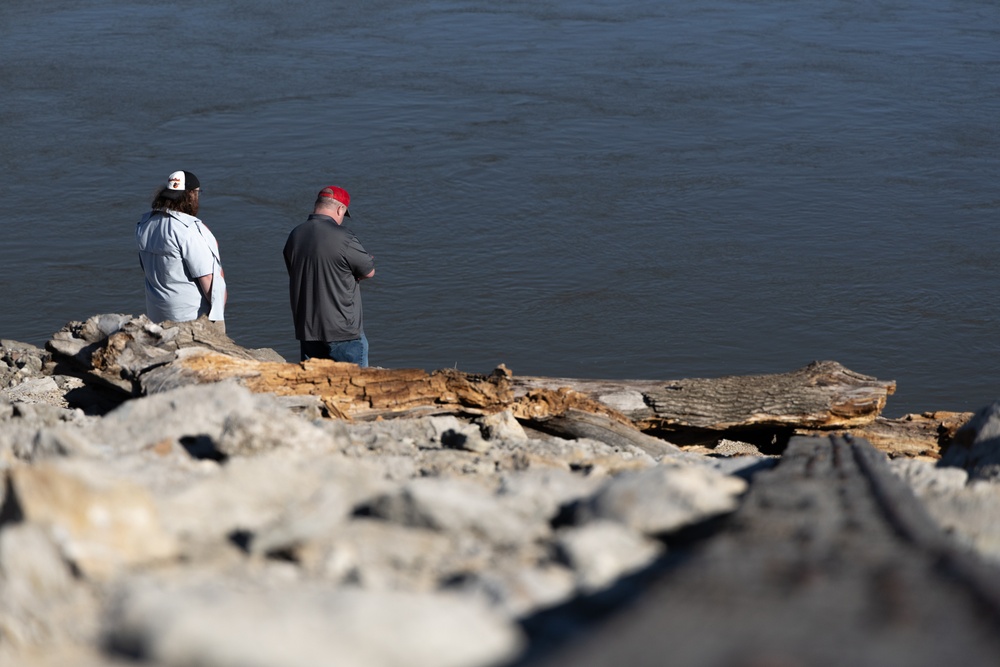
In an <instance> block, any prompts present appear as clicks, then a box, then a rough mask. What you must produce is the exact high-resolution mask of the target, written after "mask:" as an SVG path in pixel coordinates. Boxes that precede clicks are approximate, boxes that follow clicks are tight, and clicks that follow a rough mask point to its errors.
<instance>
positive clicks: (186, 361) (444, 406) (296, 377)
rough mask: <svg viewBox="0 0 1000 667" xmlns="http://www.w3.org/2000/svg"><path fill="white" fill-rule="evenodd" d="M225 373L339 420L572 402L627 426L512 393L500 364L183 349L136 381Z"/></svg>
mask: <svg viewBox="0 0 1000 667" xmlns="http://www.w3.org/2000/svg"><path fill="white" fill-rule="evenodd" d="M229 379H232V380H238V381H239V382H240V383H241V384H243V385H244V386H245V387H247V388H248V389H250V390H251V391H253V392H257V393H273V394H276V395H278V396H296V395H299V396H301V395H311V396H318V397H319V399H320V400H321V401H322V403H323V405H324V407H325V408H326V411H327V413H328V416H330V417H334V418H339V419H375V418H379V417H399V416H404V415H412V414H414V413H421V414H428V413H435V412H436V413H445V412H462V413H467V414H487V413H495V412H500V411H502V410H511V411H512V413H513V414H514V416H515V417H517V418H518V419H525V420H538V419H545V418H548V417H551V416H553V415H560V414H564V413H565V412H566V411H567V410H569V409H571V408H572V409H577V410H580V411H584V412H589V413H594V414H599V415H604V416H605V418H607V419H609V420H613V421H617V422H618V423H619V424H621V425H623V427H627V428H633V429H634V427H632V426H631V422H629V421H628V420H627V419H626V418H625V417H623V416H622V415H620V414H618V413H616V412H615V411H614V410H611V409H609V408H608V407H606V406H604V405H602V404H600V403H598V402H597V401H594V400H593V399H590V398H588V397H586V396H584V395H582V394H578V393H576V392H573V391H568V390H547V389H539V390H535V391H532V392H529V393H527V394H524V395H522V396H520V397H515V396H514V393H513V390H512V388H511V375H510V371H508V370H507V369H506V368H504V367H503V366H500V367H499V368H497V369H496V370H495V371H494V372H493V373H492V374H490V375H475V374H470V373H463V372H461V371H457V370H453V369H444V370H439V371H434V372H433V373H427V372H426V371H423V370H420V369H386V368H360V367H358V366H357V365H355V364H347V363H340V362H336V361H330V360H327V359H310V360H309V361H306V362H303V363H300V364H289V363H276V362H262V361H256V360H252V359H236V358H234V357H230V356H228V355H224V354H218V353H215V352H211V351H208V350H202V349H199V348H188V349H185V350H181V351H179V352H178V353H177V359H176V360H175V361H174V362H173V363H171V364H168V365H164V366H160V367H158V368H155V369H152V370H150V371H149V372H148V373H146V374H145V375H144V376H143V378H142V386H143V389H144V390H145V391H146V392H147V393H158V392H162V391H166V390H169V389H173V388H176V387H180V386H185V385H190V384H200V383H206V382H219V381H222V380H229ZM639 435H641V434H639Z"/></svg>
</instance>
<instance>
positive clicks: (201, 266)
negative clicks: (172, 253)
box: [178, 226, 215, 278]
mask: <svg viewBox="0 0 1000 667" xmlns="http://www.w3.org/2000/svg"><path fill="white" fill-rule="evenodd" d="M178 245H179V247H180V251H181V258H182V259H183V261H184V268H185V269H186V270H187V272H188V274H189V275H190V276H191V277H192V278H198V277H199V276H207V275H209V274H211V273H214V272H215V253H214V252H212V249H211V248H209V247H208V241H207V240H206V239H205V237H204V236H202V235H201V234H200V233H199V232H198V230H197V229H195V227H194V226H191V227H188V228H187V229H186V230H185V233H184V234H183V235H182V236H181V237H180V238H179V239H178Z"/></svg>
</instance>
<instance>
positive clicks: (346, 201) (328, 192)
mask: <svg viewBox="0 0 1000 667" xmlns="http://www.w3.org/2000/svg"><path fill="white" fill-rule="evenodd" d="M319 196H320V197H326V198H327V199H333V200H334V201H339V202H340V203H341V204H343V205H344V206H350V205H351V195H349V194H347V190H345V189H344V188H338V187H337V186H336V185H328V186H326V187H325V188H323V189H322V190H320V191H319ZM344 215H346V216H347V217H348V218H349V217H351V211H350V209H348V210H347V212H346V213H344Z"/></svg>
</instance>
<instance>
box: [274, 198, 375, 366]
mask: <svg viewBox="0 0 1000 667" xmlns="http://www.w3.org/2000/svg"><path fill="white" fill-rule="evenodd" d="M350 203H351V196H350V195H349V194H347V190H344V189H343V188H340V187H337V186H335V185H331V186H328V187H325V188H323V189H322V190H320V192H319V195H317V197H316V203H315V205H314V207H313V213H312V215H310V216H309V217H308V218H307V219H306V221H305V222H303V223H302V224H301V225H299V226H298V227H296V228H295V229H293V230H292V233H291V234H289V235H288V240H287V241H286V242H285V249H284V256H285V268H287V269H288V295H289V298H290V299H291V303H292V319H293V320H294V322H295V337H296V338H297V339H298V340H299V349H300V352H301V359H302V361H305V360H306V359H309V358H311V357H316V358H319V359H333V360H334V361H346V362H350V363H353V364H358V365H359V366H361V367H365V366H368V339H367V338H366V337H365V329H364V317H363V314H362V309H361V285H360V283H361V281H362V280H364V279H366V278H371V277H372V276H374V275H375V259H374V258H373V257H372V256H371V255H369V254H368V252H367V251H366V250H365V249H364V247H363V246H362V245H361V242H360V241H358V237H357V236H355V235H354V232H352V231H351V230H350V229H348V228H347V227H344V226H343V224H344V218H345V217H347V218H349V217H351V214H350V212H349V211H348V205H349V204H350Z"/></svg>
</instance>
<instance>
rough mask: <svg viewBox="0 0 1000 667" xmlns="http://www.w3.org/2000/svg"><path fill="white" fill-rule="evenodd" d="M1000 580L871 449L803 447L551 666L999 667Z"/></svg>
mask: <svg viewBox="0 0 1000 667" xmlns="http://www.w3.org/2000/svg"><path fill="white" fill-rule="evenodd" d="M998 582H1000V569H998V568H997V567H996V566H995V565H990V564H987V563H985V562H983V561H980V560H978V559H976V558H975V557H973V556H972V555H970V554H968V553H966V552H965V551H963V550H962V549H960V548H958V547H957V545H955V544H954V543H953V542H952V541H951V540H950V539H949V538H948V537H947V536H946V535H945V534H944V533H942V532H941V530H940V529H939V528H938V527H937V526H936V525H935V524H934V523H933V522H932V521H931V519H930V518H929V517H928V516H927V515H926V513H925V511H924V509H923V506H922V505H921V503H920V502H919V501H918V500H917V499H916V498H915V497H914V495H913V493H912V492H911V491H910V489H909V488H908V487H906V486H905V484H904V483H903V482H902V481H901V480H899V479H898V478H896V477H895V476H894V475H893V474H892V472H891V471H890V470H889V468H888V465H887V464H886V462H885V457H884V456H883V455H881V454H879V453H878V452H876V451H874V450H873V449H872V447H871V446H870V445H869V444H868V443H867V442H865V441H863V440H857V439H855V440H853V441H850V440H845V439H842V438H805V437H800V438H793V439H792V441H791V442H790V444H789V447H788V449H787V450H786V452H785V455H784V456H783V457H782V459H781V461H780V463H779V464H778V466H777V468H775V469H774V470H773V471H769V472H762V473H759V474H758V475H756V476H755V478H754V484H753V486H752V487H751V488H750V491H749V493H748V495H747V497H746V499H745V501H744V502H743V504H742V505H741V507H740V509H739V510H737V512H736V513H735V514H734V515H733V516H732V517H731V518H730V520H729V521H728V522H726V524H725V525H724V526H723V527H722V529H721V530H720V532H719V533H718V534H716V535H715V536H713V537H712V538H711V539H710V540H709V541H708V542H707V544H706V545H705V547H704V548H703V549H701V550H696V551H695V552H693V553H692V554H691V555H690V557H689V558H688V559H687V561H686V562H685V563H684V564H683V565H681V566H679V567H677V568H675V569H674V570H672V571H670V572H668V573H667V574H666V575H665V576H664V577H663V578H661V579H660V580H659V581H657V582H654V583H653V584H652V585H648V586H647V588H646V589H645V590H646V592H645V593H644V594H643V596H642V597H641V598H640V599H639V600H637V601H636V602H635V603H634V604H632V605H630V607H629V608H628V610H627V611H625V612H624V613H622V614H621V615H620V616H618V617H616V618H613V619H611V620H610V621H609V622H608V623H607V624H606V625H605V626H604V627H600V628H596V629H595V628H593V627H589V626H588V630H587V632H586V635H585V636H583V638H582V639H581V640H580V641H579V642H578V643H575V644H574V645H573V646H571V647H570V648H568V649H567V650H566V651H559V652H556V653H555V654H553V655H550V656H548V657H547V658H546V660H545V662H544V663H543V664H545V665H576V666H578V667H591V666H593V667H597V666H598V665H600V666H602V667H603V666H604V665H636V666H643V665H661V664H668V663H669V664H678V665H712V666H716V665H718V666H729V665H734V666H735V665H817V666H829V667H835V666H836V667H839V666H840V665H855V666H870V667H883V666H884V665H900V666H902V665H907V666H908V667H921V666H926V667H937V666H938V665H967V666H974V665H975V666H979V665H982V666H984V667H985V666H987V665H990V666H992V665H997V664H1000V634H998V633H997V629H998V628H1000V583H998ZM576 608H579V605H575V606H574V605H572V604H571V605H567V607H566V608H565V609H564V611H563V615H562V616H560V614H559V613H558V612H557V610H553V611H552V612H549V615H548V618H547V619H535V620H534V622H536V623H541V622H543V621H547V622H549V623H555V624H563V625H565V624H567V623H569V622H570V621H572V620H573V618H574V617H573V616H572V614H573V612H574V609H576ZM529 625H530V622H529ZM532 664H536V663H532Z"/></svg>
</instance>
